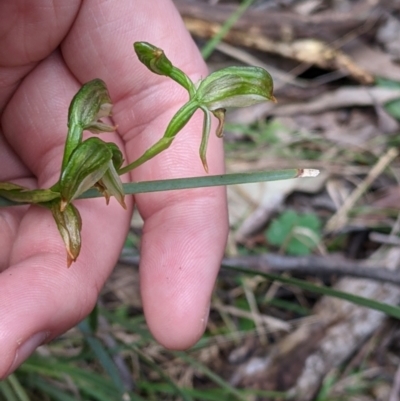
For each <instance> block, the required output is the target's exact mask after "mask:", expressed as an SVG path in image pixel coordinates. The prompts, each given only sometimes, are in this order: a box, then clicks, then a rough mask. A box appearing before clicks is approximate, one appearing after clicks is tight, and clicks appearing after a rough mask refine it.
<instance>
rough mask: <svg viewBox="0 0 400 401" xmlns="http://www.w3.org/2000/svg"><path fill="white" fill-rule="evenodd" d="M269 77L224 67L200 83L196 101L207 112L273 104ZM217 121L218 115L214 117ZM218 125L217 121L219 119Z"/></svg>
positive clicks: (260, 72)
mask: <svg viewBox="0 0 400 401" xmlns="http://www.w3.org/2000/svg"><path fill="white" fill-rule="evenodd" d="M272 92H273V83H272V78H271V75H270V74H269V73H268V72H267V71H265V70H264V69H263V68H260V67H228V68H224V69H222V70H219V71H216V72H214V73H212V74H211V75H209V76H208V77H207V78H205V79H204V80H203V81H200V83H199V85H198V88H197V94H196V98H197V100H198V102H199V103H200V104H201V105H204V106H205V107H207V108H208V110H210V111H214V110H219V109H225V108H228V107H246V106H251V105H253V104H257V103H262V102H265V101H267V100H272V101H273V102H274V101H275V98H274V95H273V93H272ZM217 117H221V114H220V113H219V115H217ZM219 120H220V122H221V118H219Z"/></svg>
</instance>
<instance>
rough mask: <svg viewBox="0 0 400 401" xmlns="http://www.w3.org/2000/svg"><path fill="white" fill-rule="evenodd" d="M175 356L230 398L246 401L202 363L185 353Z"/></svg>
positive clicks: (239, 393) (177, 353) (245, 398)
mask: <svg viewBox="0 0 400 401" xmlns="http://www.w3.org/2000/svg"><path fill="white" fill-rule="evenodd" d="M175 354H176V355H177V356H179V357H180V358H181V359H182V360H184V361H185V362H187V363H189V364H190V365H192V366H193V367H194V368H195V369H197V370H199V371H200V372H202V373H203V374H204V375H206V376H207V377H208V378H209V379H210V380H211V381H213V382H214V383H215V384H217V385H218V386H220V387H221V388H223V389H224V390H225V391H226V392H227V393H228V394H231V396H233V397H235V399H236V400H240V401H246V400H247V397H245V396H244V395H243V394H242V393H241V392H240V391H238V390H236V389H235V388H234V387H232V386H231V385H230V384H229V383H228V382H226V381H225V380H224V379H222V378H221V377H220V376H218V375H217V374H215V373H214V372H213V371H212V370H211V369H209V368H208V367H207V366H205V365H203V364H202V363H200V362H198V361H196V360H195V359H194V358H192V357H190V356H189V355H188V354H186V353H185V352H176V353H175Z"/></svg>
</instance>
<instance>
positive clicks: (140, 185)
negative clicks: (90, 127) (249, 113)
mask: <svg viewBox="0 0 400 401" xmlns="http://www.w3.org/2000/svg"><path fill="white" fill-rule="evenodd" d="M318 174H319V170H315V169H297V168H293V169H287V170H274V171H256V172H250V173H233V174H223V175H207V176H202V177H190V178H175V179H171V180H155V181H143V182H131V183H128V184H124V185H123V186H124V191H125V193H126V194H138V193H144V192H157V191H170V190H176V189H190V188H200V187H218V186H224V185H236V184H249V183H253V182H265V181H279V180H287V179H291V178H311V177H316V176H317V175H318ZM100 196H102V195H101V194H100V192H98V191H97V190H95V189H90V190H88V191H86V192H85V193H84V194H82V196H80V198H81V199H82V198H83V199H87V198H98V197H100ZM21 204H22V203H19V204H18V205H21ZM13 205H17V204H16V203H14V202H12V201H9V200H7V199H5V198H2V197H0V207H5V206H13Z"/></svg>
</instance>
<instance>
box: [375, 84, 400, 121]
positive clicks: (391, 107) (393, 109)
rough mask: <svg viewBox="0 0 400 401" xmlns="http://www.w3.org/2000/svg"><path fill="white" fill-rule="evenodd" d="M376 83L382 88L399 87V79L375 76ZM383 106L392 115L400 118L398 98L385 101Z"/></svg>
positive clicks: (399, 100)
mask: <svg viewBox="0 0 400 401" xmlns="http://www.w3.org/2000/svg"><path fill="white" fill-rule="evenodd" d="M376 84H377V85H378V86H381V87H382V88H389V89H393V90H395V89H400V82H399V81H392V80H390V79H385V78H381V77H378V78H376ZM384 108H385V110H386V111H387V112H388V113H389V114H390V115H391V116H392V117H394V118H396V119H397V120H400V99H396V100H392V101H391V102H388V103H386V104H385V106H384Z"/></svg>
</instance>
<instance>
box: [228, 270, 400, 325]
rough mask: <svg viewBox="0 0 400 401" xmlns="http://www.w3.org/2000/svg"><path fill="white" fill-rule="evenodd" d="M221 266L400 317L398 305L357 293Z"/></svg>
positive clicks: (295, 279) (276, 275) (255, 271)
mask: <svg viewBox="0 0 400 401" xmlns="http://www.w3.org/2000/svg"><path fill="white" fill-rule="evenodd" d="M222 268H225V269H229V270H235V271H238V272H241V273H244V274H251V275H259V276H263V277H265V278H267V279H269V280H272V281H279V282H281V283H284V284H290V285H294V286H296V287H298V288H301V289H303V290H306V291H310V292H314V293H316V294H321V295H327V296H330V297H335V298H340V299H344V300H345V301H349V302H351V303H353V304H356V305H360V306H365V307H367V308H370V309H374V310H377V311H380V312H383V313H385V314H386V315H388V316H391V317H394V318H396V319H400V307H398V306H393V305H389V304H385V303H382V302H378V301H375V300H373V299H369V298H364V297H360V296H358V295H353V294H349V293H347V292H343V291H338V290H334V289H333V288H329V287H325V286H322V285H315V284H311V283H309V282H307V281H304V280H299V279H297V278H291V277H285V276H280V275H278V274H271V273H265V272H262V271H258V270H253V269H246V268H245V267H236V266H224V265H222Z"/></svg>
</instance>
